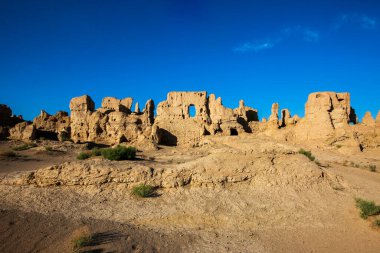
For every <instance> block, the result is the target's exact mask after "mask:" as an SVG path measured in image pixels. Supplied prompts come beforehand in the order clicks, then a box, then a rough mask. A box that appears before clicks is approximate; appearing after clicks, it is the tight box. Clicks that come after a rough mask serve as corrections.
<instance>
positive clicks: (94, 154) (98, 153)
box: [91, 148, 102, 156]
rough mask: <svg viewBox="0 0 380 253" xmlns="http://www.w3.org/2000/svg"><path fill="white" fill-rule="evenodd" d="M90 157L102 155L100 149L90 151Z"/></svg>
mask: <svg viewBox="0 0 380 253" xmlns="http://www.w3.org/2000/svg"><path fill="white" fill-rule="evenodd" d="M91 155H92V156H101V155H102V149H100V148H94V149H93V150H91Z"/></svg>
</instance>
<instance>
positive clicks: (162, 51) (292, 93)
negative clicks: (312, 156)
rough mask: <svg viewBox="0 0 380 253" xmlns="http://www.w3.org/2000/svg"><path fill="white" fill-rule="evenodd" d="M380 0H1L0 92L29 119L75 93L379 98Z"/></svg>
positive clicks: (294, 107)
mask: <svg viewBox="0 0 380 253" xmlns="http://www.w3.org/2000/svg"><path fill="white" fill-rule="evenodd" d="M379 32H380V1H375V0H373V1H367V0H359V1H342V0H341V1H336V0H328V1H321V0H319V1H305V0H302V1H269V0H268V1H254V0H249V1H239V0H231V1H223V0H215V1H208V0H192V1H190V0H189V1H179V0H151V1H145V0H136V1H135V0H134V1H116V0H110V1H103V0H102V1H89V0H72V1H68V0H59V1H52V0H46V1H42V0H40V1H39V0H35V1H30V0H27V1H19V0H0V87H1V91H0V103H5V104H8V105H10V106H11V107H12V109H13V111H14V113H15V114H22V115H24V118H26V119H33V118H34V117H35V116H37V115H38V114H39V111H40V110H41V109H45V110H46V111H47V112H49V113H51V114H53V113H55V112H56V111H57V110H66V111H68V110H69V108H68V106H69V101H70V99H71V98H72V97H75V96H80V95H83V94H89V95H90V96H91V97H92V98H93V99H94V101H95V103H96V106H97V107H99V106H100V102H101V99H102V98H103V97H105V96H115V97H119V98H123V97H128V96H132V97H133V98H134V99H135V101H138V102H139V103H140V105H141V107H142V106H143V105H144V104H145V102H146V100H147V99H149V98H152V99H154V101H155V103H156V104H158V102H160V101H162V100H164V99H165V98H166V93H167V92H169V91H192V90H194V91H197V90H206V91H208V92H209V93H215V94H216V96H221V97H222V99H223V103H224V105H226V106H228V107H237V106H238V101H239V99H244V101H245V103H246V105H248V106H251V107H254V108H257V109H259V117H260V118H261V117H266V116H268V115H269V114H270V106H271V104H272V103H273V102H279V103H280V108H289V109H290V111H291V113H292V114H299V115H300V116H303V115H304V104H305V102H306V99H307V95H308V93H310V92H314V91H325V90H329V91H337V92H342V91H348V92H350V93H351V98H352V106H353V107H354V108H355V109H356V111H357V112H358V114H359V116H360V118H361V117H362V116H363V114H364V112H365V111H366V110H370V111H371V112H372V114H373V115H374V116H376V114H377V111H378V110H379V109H380V33H379Z"/></svg>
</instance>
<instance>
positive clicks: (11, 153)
mask: <svg viewBox="0 0 380 253" xmlns="http://www.w3.org/2000/svg"><path fill="white" fill-rule="evenodd" d="M0 156H2V157H16V156H17V154H16V152H14V151H3V152H0Z"/></svg>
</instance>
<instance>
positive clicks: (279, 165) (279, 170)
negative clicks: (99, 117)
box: [1, 137, 325, 189]
mask: <svg viewBox="0 0 380 253" xmlns="http://www.w3.org/2000/svg"><path fill="white" fill-rule="evenodd" d="M220 139H221V141H219V142H213V141H212V140H211V141H210V142H209V143H208V144H207V145H205V146H204V147H203V150H208V152H205V153H204V154H203V155H202V156H199V157H198V158H195V159H191V160H188V161H184V162H181V163H175V164H167V163H163V162H160V161H150V162H149V164H148V163H147V162H146V161H144V160H140V161H108V160H105V159H102V158H95V159H91V160H86V161H73V162H66V163H63V164H59V165H53V166H49V167H47V168H43V169H38V170H36V171H33V172H28V173H24V174H20V175H19V176H17V175H16V176H13V177H5V178H4V179H2V181H1V183H2V184H16V185H27V184H32V185H37V186H39V187H46V186H73V185H83V186H89V185H93V186H99V187H103V188H104V187H107V186H114V185H115V184H121V185H124V186H125V188H128V187H130V186H133V185H136V184H151V185H154V186H158V187H162V188H174V187H183V186H186V185H190V186H195V187H200V186H206V187H218V186H225V185H228V184H234V183H247V184H251V185H253V186H257V187H259V186H279V187H285V186H286V187H288V186H292V187H294V188H295V189H300V188H304V187H309V186H312V185H314V184H319V183H322V182H323V180H324V176H325V174H324V172H323V170H322V169H321V168H320V167H319V166H318V165H317V164H316V163H315V162H311V161H309V159H308V158H307V157H305V156H303V155H301V154H298V152H297V151H295V149H294V148H293V147H291V146H286V145H282V144H275V143H271V142H264V143H263V142H257V143H255V145H252V143H247V142H245V141H244V139H241V138H239V139H235V142H233V143H234V145H232V146H231V145H227V144H226V143H231V142H230V141H229V140H228V139H229V137H226V138H220ZM201 149H202V148H201Z"/></svg>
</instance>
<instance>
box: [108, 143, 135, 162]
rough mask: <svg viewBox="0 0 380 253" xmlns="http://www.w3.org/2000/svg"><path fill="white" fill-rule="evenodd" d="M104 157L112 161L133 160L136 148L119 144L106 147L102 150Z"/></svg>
mask: <svg viewBox="0 0 380 253" xmlns="http://www.w3.org/2000/svg"><path fill="white" fill-rule="evenodd" d="M101 154H102V156H103V157H104V158H106V159H108V160H112V161H120V160H132V159H134V158H135V157H136V148H134V147H124V146H120V145H119V146H117V147H115V148H105V149H102V150H101Z"/></svg>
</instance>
